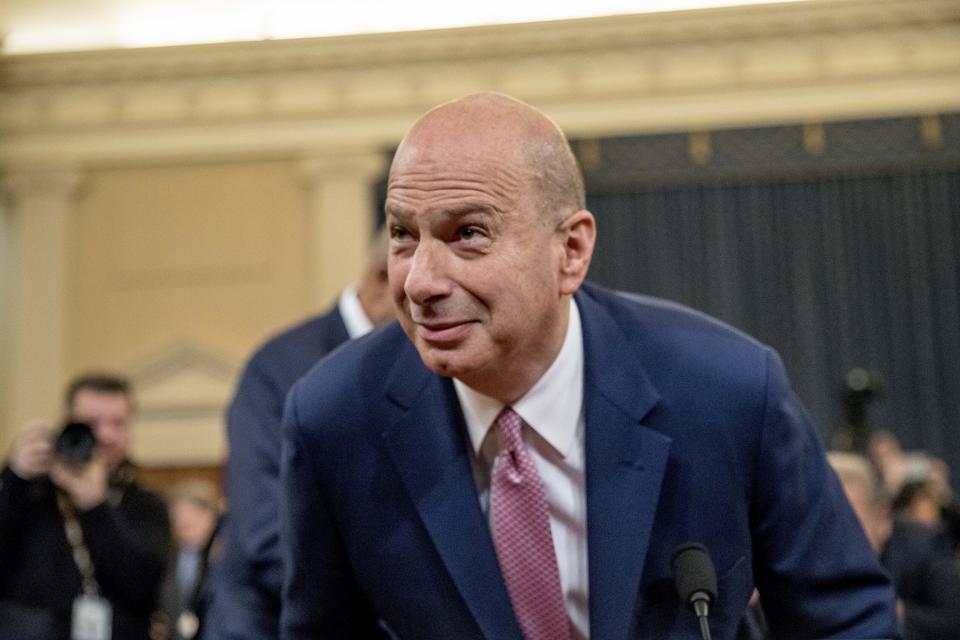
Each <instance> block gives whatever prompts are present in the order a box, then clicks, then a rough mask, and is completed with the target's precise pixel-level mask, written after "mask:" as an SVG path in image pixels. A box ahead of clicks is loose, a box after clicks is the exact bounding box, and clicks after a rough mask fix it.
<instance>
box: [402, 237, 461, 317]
mask: <svg viewBox="0 0 960 640" xmlns="http://www.w3.org/2000/svg"><path fill="white" fill-rule="evenodd" d="M448 267H449V256H448V255H447V250H446V247H445V246H444V245H443V243H442V242H440V241H437V240H431V239H423V238H421V240H420V242H419V243H418V244H417V249H416V251H414V253H413V258H412V259H411V261H410V270H409V271H408V272H407V277H406V279H405V280H404V282H403V290H404V293H406V294H407V298H409V299H410V301H411V302H413V303H414V304H417V305H425V304H429V303H431V302H435V301H436V300H440V299H442V298H444V297H446V296H448V295H450V290H451V283H450V279H449V278H448V271H447V270H448Z"/></svg>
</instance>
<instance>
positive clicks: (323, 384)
mask: <svg viewBox="0 0 960 640" xmlns="http://www.w3.org/2000/svg"><path fill="white" fill-rule="evenodd" d="M410 352H412V353H413V356H414V358H416V362H415V363H414V364H415V366H416V365H419V367H420V368H421V369H422V370H423V371H426V368H425V367H423V365H422V363H420V361H419V357H418V356H416V350H415V349H414V348H413V345H412V344H411V343H410V341H409V340H408V339H407V336H406V335H405V334H404V333H403V330H402V329H401V328H400V325H399V324H398V323H396V322H393V323H391V324H389V325H387V326H385V327H382V328H380V329H377V330H375V331H373V332H371V333H369V334H367V335H365V336H363V337H361V338H358V339H356V340H352V341H350V342H348V343H346V344H344V345H343V346H342V347H341V348H340V349H337V350H336V351H335V352H333V353H332V354H330V355H329V356H328V357H326V358H324V359H323V360H322V361H321V362H319V363H317V364H316V365H315V366H314V367H313V368H312V369H310V371H309V372H308V373H307V374H306V375H305V376H303V378H301V379H300V380H299V381H298V382H297V384H296V385H295V386H294V387H293V390H292V392H291V396H290V401H291V402H293V403H294V405H295V406H294V408H295V410H296V414H297V418H298V420H299V421H300V422H301V423H302V424H317V423H319V424H324V425H329V426H328V427H327V428H332V427H333V426H334V425H333V424H332V423H331V420H332V419H333V418H335V419H336V424H346V423H353V422H360V419H361V418H363V417H365V416H368V415H370V414H371V412H373V411H375V410H376V409H377V408H378V407H379V406H380V403H383V402H385V401H386V395H385V386H386V379H387V377H388V375H389V374H390V372H391V371H392V370H393V369H394V368H395V366H396V363H397V360H398V358H400V357H401V355H404V354H405V355H406V356H407V358H406V359H409V355H410Z"/></svg>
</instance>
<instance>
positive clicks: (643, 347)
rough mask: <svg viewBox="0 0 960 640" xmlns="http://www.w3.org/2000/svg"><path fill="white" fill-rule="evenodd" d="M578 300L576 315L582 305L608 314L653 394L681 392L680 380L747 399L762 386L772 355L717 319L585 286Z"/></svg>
mask: <svg viewBox="0 0 960 640" xmlns="http://www.w3.org/2000/svg"><path fill="white" fill-rule="evenodd" d="M582 296H585V297H581V299H580V300H581V302H580V306H581V315H584V313H583V307H584V301H586V300H590V301H593V302H596V303H597V304H598V305H599V306H600V307H601V308H602V309H603V310H604V311H605V312H606V313H607V314H609V316H610V317H611V318H612V319H613V321H614V322H615V323H616V326H617V327H618V329H619V330H620V331H621V332H622V334H623V339H625V341H626V342H627V343H629V344H630V345H631V346H632V347H633V351H634V353H635V354H636V357H637V359H638V360H639V362H640V363H641V364H642V367H643V369H644V370H645V371H646V373H647V374H648V375H649V376H650V377H651V380H652V381H653V382H654V384H655V385H656V386H657V387H658V389H661V390H664V389H679V390H683V389H685V388H686V387H687V386H688V385H687V384H684V381H685V380H686V381H693V380H697V381H698V384H699V385H701V387H702V385H704V384H716V385H718V386H721V387H723V386H726V387H730V386H731V385H733V386H736V387H739V388H741V389H744V390H750V391H751V392H752V393H755V392H756V391H758V390H759V389H762V388H763V387H764V386H765V385H766V382H767V374H768V364H769V357H770V355H771V353H773V351H772V349H770V348H769V347H767V346H765V345H763V344H762V343H760V342H758V341H757V340H756V339H754V338H752V337H751V336H749V335H747V334H746V333H743V332H742V331H740V330H738V329H736V328H734V327H731V326H730V325H728V324H725V323H724V322H722V321H720V320H718V319H716V318H713V317H711V316H709V315H707V314H705V313H702V312H700V311H696V310H694V309H691V308H689V307H686V306H684V305H681V304H679V303H676V302H671V301H668V300H663V299H660V298H655V297H652V296H645V295H640V294H635V293H627V292H621V291H611V290H609V289H604V288H602V287H597V286H595V285H585V286H584V287H583V290H582ZM584 322H585V323H586V322H589V315H587V317H586V318H585V319H584ZM775 359H777V360H778V362H779V359H778V358H776V357H775ZM700 391H701V392H703V391H705V389H703V388H701V390H700Z"/></svg>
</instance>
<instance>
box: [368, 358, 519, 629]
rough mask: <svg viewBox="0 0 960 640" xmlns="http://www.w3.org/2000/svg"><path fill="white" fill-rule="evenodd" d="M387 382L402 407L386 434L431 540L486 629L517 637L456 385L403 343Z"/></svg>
mask: <svg viewBox="0 0 960 640" xmlns="http://www.w3.org/2000/svg"><path fill="white" fill-rule="evenodd" d="M387 388H388V397H389V398H390V399H391V400H392V401H393V402H394V403H395V404H397V405H398V406H399V408H400V410H401V412H402V415H401V417H400V418H399V420H398V421H397V422H396V423H394V424H393V425H392V426H390V427H389V428H388V429H387V430H386V431H385V432H384V434H383V435H384V438H385V440H386V442H387V446H388V447H389V449H390V453H391V455H392V457H393V461H394V463H395V464H396V466H397V469H398V471H399V473H400V476H401V477H402V478H403V482H404V485H405V486H406V489H407V492H408V493H409V495H410V498H411V500H412V501H413V504H414V506H415V508H416V510H417V513H418V514H419V516H420V519H421V520H422V521H423V525H424V527H425V528H426V530H427V533H428V535H429V537H430V541H431V542H432V543H433V546H434V547H435V548H436V550H437V552H438V554H439V555H440V558H441V559H442V561H443V564H444V565H445V567H446V569H447V571H448V572H449V574H450V577H451V578H452V579H453V582H454V584H456V586H457V589H458V590H459V592H460V595H461V596H462V598H463V601H464V602H465V603H466V605H467V608H468V609H469V610H470V612H471V613H472V614H473V617H474V619H475V620H476V621H477V624H478V626H479V627H480V629H481V630H482V632H483V635H484V636H485V637H487V638H498V639H499V638H505V639H506V638H517V639H519V638H520V637H521V636H520V630H519V627H518V626H517V623H516V620H515V618H514V615H513V610H512V608H511V605H510V599H509V596H508V595H507V591H506V587H505V586H504V583H503V578H502V577H501V574H500V567H499V565H498V564H497V557H496V552H495V550H494V547H493V541H492V538H491V536H490V530H489V527H488V524H487V519H486V517H485V516H484V515H483V512H482V510H481V509H480V501H479V499H478V497H477V489H476V485H475V483H474V480H473V472H472V468H471V463H470V452H469V450H468V448H467V447H468V446H469V445H468V443H467V439H466V437H465V427H464V424H463V416H462V413H461V411H460V408H459V403H458V401H457V399H456V394H455V392H454V390H453V385H452V384H451V383H450V381H449V380H447V379H443V378H440V377H439V376H436V375H435V374H433V373H432V372H430V371H429V370H428V369H426V367H424V366H423V364H422V363H421V361H420V359H419V356H418V355H417V353H416V351H415V350H414V349H413V347H412V346H410V345H405V346H404V350H403V352H402V353H401V355H400V357H398V358H397V363H396V365H395V366H394V369H393V371H392V373H391V375H390V378H389V380H388V385H387Z"/></svg>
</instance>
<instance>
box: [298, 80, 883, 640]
mask: <svg viewBox="0 0 960 640" xmlns="http://www.w3.org/2000/svg"><path fill="white" fill-rule="evenodd" d="M386 224H387V227H388V229H389V231H390V236H391V241H390V252H389V258H388V272H389V282H390V289H391V292H392V295H393V300H394V304H395V306H396V308H397V311H398V316H399V320H400V322H399V324H392V325H390V326H388V327H386V328H384V329H382V330H380V331H377V332H374V333H373V334H371V335H369V336H366V337H364V338H362V339H360V340H358V341H355V342H353V343H351V344H349V345H347V346H346V347H344V348H342V349H340V350H338V351H337V352H336V353H335V354H333V355H332V356H331V357H329V358H327V359H326V360H325V361H324V362H323V363H322V364H321V365H319V366H318V367H316V368H314V369H313V370H312V371H311V372H310V373H309V374H307V375H306V376H305V377H304V378H303V379H301V380H300V382H298V383H297V384H296V385H295V386H294V388H293V390H292V391H291V393H290V395H289V396H288V400H287V406H286V410H285V417H284V430H285V435H284V457H283V464H282V470H281V473H282V487H281V499H282V504H281V520H282V523H281V538H282V545H281V546H282V549H283V551H284V554H285V556H284V557H285V565H286V568H287V574H286V577H285V582H284V596H283V610H282V615H281V637H282V638H284V639H285V640H301V639H307V638H311V639H314V638H367V637H370V638H374V637H383V636H384V635H385V634H388V633H392V634H393V635H394V636H396V637H400V638H416V639H418V640H424V639H431V638H436V639H437V640H440V639H444V640H446V639H449V638H457V639H473V638H476V639H480V638H488V639H496V640H502V639H514V638H516V639H519V638H522V637H526V638H528V640H532V639H533V638H547V637H558V636H557V635H552V636H551V635H548V634H547V632H545V631H543V630H544V629H547V628H553V629H556V627H548V626H547V625H549V624H553V623H554V622H555V621H556V617H555V615H554V614H555V613H556V611H555V610H551V611H550V612H549V616H548V615H544V616H542V619H538V618H537V615H538V612H537V607H538V606H539V605H540V604H542V602H537V601H536V600H537V596H538V595H542V596H543V600H551V601H555V602H558V603H560V604H559V605H558V606H560V607H562V611H561V612H560V614H559V615H561V616H562V617H563V618H564V620H565V623H564V624H563V626H564V628H563V630H562V632H560V633H559V637H570V638H587V637H590V638H594V639H595V640H608V639H609V640H614V639H616V640H622V639H626V638H657V639H667V638H677V639H680V638H696V637H699V633H700V632H699V627H698V621H697V619H696V617H695V616H694V614H693V613H691V612H689V611H688V610H687V608H686V606H685V603H683V602H681V601H680V599H679V597H678V595H677V593H676V591H675V589H674V587H673V583H672V578H671V570H670V559H671V555H672V552H673V551H674V549H676V548H677V547H678V546H679V545H681V544H683V543H687V542H697V543H700V544H703V545H704V546H705V547H706V548H707V549H708V551H709V553H710V555H711V556H712V560H713V563H714V564H715V566H716V568H717V574H718V597H717V598H716V600H715V601H714V602H713V605H712V608H711V612H710V615H709V625H710V628H711V629H712V632H713V637H715V638H731V637H733V635H734V633H735V630H736V629H737V627H738V625H739V623H740V622H741V619H742V618H743V616H744V613H745V611H746V610H747V603H748V601H749V599H750V596H751V593H752V592H753V590H754V588H755V587H756V588H757V589H758V590H759V591H760V594H761V597H762V598H763V603H764V607H765V609H766V613H767V616H768V621H769V625H770V630H771V633H772V635H773V636H774V637H776V638H786V637H802V638H815V637H816V638H823V637H842V638H878V637H895V636H896V635H897V629H896V622H895V616H894V605H893V591H892V589H891V586H890V583H889V581H888V579H887V577H886V576H885V575H884V573H883V572H882V570H881V569H880V567H879V565H878V563H877V561H876V559H875V557H874V555H873V553H872V552H871V549H870V547H869V545H868V543H867V541H866V539H865V537H864V534H863V532H862V530H861V529H860V527H859V525H858V524H857V521H856V518H855V516H854V515H853V513H852V511H851V509H850V507H849V504H848V503H847V501H846V499H845V498H844V495H843V491H842V489H841V487H840V485H839V483H838V481H837V479H836V476H835V475H834V474H833V473H832V472H831V470H830V468H829V466H828V465H827V463H826V460H825V457H824V455H823V451H822V449H821V446H820V443H819V440H818V437H817V435H816V433H815V430H814V429H813V428H812V426H811V425H810V422H809V419H808V417H807V415H806V413H805V411H804V410H803V408H802V407H801V405H800V403H799V401H798V400H797V398H796V397H795V395H794V394H793V392H792V391H791V390H790V387H789V384H788V382H787V379H786V375H785V373H784V369H783V366H782V364H781V363H780V360H779V358H778V357H777V355H776V354H775V353H774V352H773V351H772V350H770V349H769V348H767V347H764V346H763V345H761V344H758V343H757V342H755V341H754V340H752V339H750V338H749V337H747V336H744V335H743V334H741V333H739V332H737V331H735V330H733V329H731V328H729V327H727V326H724V325H722V324H721V323H719V322H717V321H715V320H713V319H710V318H708V317H706V316H703V315H701V314H699V313H696V312H694V311H691V310H689V309H685V308H682V307H680V306H678V305H674V304H671V303H668V302H664V301H660V300H655V299H652V298H647V297H642V296H631V295H625V294H620V293H616V292H612V291H608V290H605V289H602V288H599V287H594V286H590V285H585V284H583V281H584V278H585V276H586V274H587V270H588V267H589V264H590V258H591V255H592V252H593V248H594V242H595V237H596V222H595V220H594V217H593V215H592V214H591V213H590V212H589V211H587V210H586V209H585V205H584V190H583V181H582V178H581V176H580V173H579V170H578V168H577V166H576V162H575V160H574V158H573V154H572V153H571V151H570V148H569V145H568V143H567V141H566V138H565V137H564V135H563V133H562V132H561V131H560V130H559V128H558V127H557V126H556V125H555V124H554V123H553V122H552V121H551V120H550V119H549V118H547V117H546V116H544V115H543V114H542V113H540V112H539V111H537V110H536V109H534V108H532V107H530V106H529V105H526V104H524V103H522V102H519V101H517V100H514V99H512V98H509V97H507V96H503V95H498V94H481V95H475V96H468V97H466V98H463V99H460V100H456V101H454V102H451V103H448V104H444V105H441V106H439V107H437V108H435V109H433V110H431V111H430V112H428V113H427V114H426V115H425V116H423V117H422V118H421V119H420V120H419V121H418V122H417V123H416V124H415V125H414V126H413V128H412V129H411V130H410V132H409V133H408V134H407V136H406V137H405V138H404V140H403V142H402V143H401V145H400V147H399V149H398V150H397V153H396V156H395V158H394V161H393V165H392V167H391V172H390V178H389V182H388V193H387V200H386ZM505 414H509V415H511V416H519V418H518V419H517V420H519V423H520V425H521V431H520V434H521V436H520V437H521V439H522V443H521V445H520V446H517V444H516V441H515V440H514V441H511V442H506V439H507V437H508V436H507V435H505V434H506V433H507V431H508V430H509V429H513V428H514V426H508V422H505V421H502V419H501V418H502V416H503V415H505ZM510 420H511V421H510V422H509V425H515V424H516V421H514V419H513V418H511V419H510ZM510 433H516V432H515V431H511V432H510ZM521 459H522V460H530V461H532V464H531V465H528V466H525V465H520V466H519V467H517V468H520V469H522V470H523V473H524V474H526V475H524V476H523V477H524V479H523V480H522V483H528V479H529V478H530V477H534V478H535V483H534V484H535V485H536V486H539V487H541V490H540V493H541V494H542V496H543V498H542V501H543V502H544V503H545V505H543V509H544V510H545V511H546V516H545V519H543V520H541V519H540V518H539V516H537V517H532V516H531V517H530V518H526V517H520V518H516V517H514V518H512V519H510V520H509V522H508V523H507V524H508V525H509V526H508V527H507V529H509V532H508V533H504V531H505V528H504V523H505V522H507V521H506V520H504V519H503V518H504V517H503V516H495V515H494V514H495V513H503V511H498V509H501V507H498V506H497V505H498V504H503V502H504V500H505V499H506V500H509V498H504V496H508V495H509V487H508V484H509V482H507V483H506V484H505V481H503V480H502V478H503V477H504V476H503V474H502V473H501V471H502V469H503V468H504V467H503V465H511V464H516V461H517V460H521ZM531 466H532V467H533V469H534V470H535V473H531V472H530V467H531ZM517 477H519V476H517ZM518 482H519V481H518ZM524 486H532V485H528V484H525V485H524ZM539 500H540V499H539V498H538V499H533V498H531V499H530V500H529V501H528V502H529V503H530V504H533V505H534V506H536V507H538V508H539V506H540V505H539V502H538V501H539ZM534 511H535V510H534V509H533V508H531V511H530V513H531V514H533V513H534ZM509 513H511V514H515V513H517V512H515V511H511V512H509ZM540 522H544V523H547V524H548V525H549V527H548V530H547V531H538V532H537V535H538V536H545V537H546V539H547V540H549V542H547V545H548V546H550V547H552V548H550V549H548V551H549V553H548V554H547V557H548V558H549V561H548V562H543V563H541V564H538V565H536V566H533V565H531V567H530V571H535V572H538V573H540V572H542V573H543V575H544V576H545V578H544V581H543V583H542V584H544V585H549V588H545V589H544V590H543V593H542V594H537V593H534V594H531V593H530V588H529V587H527V588H518V587H517V584H520V583H522V581H523V579H524V576H523V575H521V576H520V583H518V582H517V578H516V574H515V572H514V571H513V566H514V563H516V562H521V563H522V562H523V561H524V556H523V554H520V555H519V556H518V555H516V553H515V549H511V548H510V544H511V540H515V539H516V537H515V536H514V534H516V533H517V530H518V529H519V530H520V535H521V537H522V536H523V535H524V534H525V533H526V532H524V531H523V529H524V528H530V529H532V528H533V527H535V526H540V525H539V524H538V523H540ZM544 526H545V527H546V524H545V525H544ZM511 527H512V529H511ZM512 536H513V537H512ZM536 550H537V551H538V552H539V551H542V548H540V547H537V549H536ZM529 551H530V550H529V549H528V552H529ZM528 552H525V553H528ZM502 558H510V561H509V562H508V563H506V565H505V564H504V562H503V561H502V560H501V559H502ZM548 565H549V566H548ZM554 589H555V590H556V592H549V591H550V590H554ZM531 596H533V597H532V598H531ZM531 611H533V612H534V613H531ZM548 617H549V620H547V618H548ZM550 633H555V632H550Z"/></svg>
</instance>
